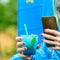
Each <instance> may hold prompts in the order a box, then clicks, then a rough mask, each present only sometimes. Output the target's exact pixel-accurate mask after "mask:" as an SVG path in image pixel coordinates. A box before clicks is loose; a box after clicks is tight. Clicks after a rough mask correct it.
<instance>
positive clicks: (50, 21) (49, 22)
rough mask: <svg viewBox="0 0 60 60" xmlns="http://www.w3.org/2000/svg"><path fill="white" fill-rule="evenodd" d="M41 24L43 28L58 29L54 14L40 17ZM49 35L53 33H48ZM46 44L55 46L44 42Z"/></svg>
mask: <svg viewBox="0 0 60 60" xmlns="http://www.w3.org/2000/svg"><path fill="white" fill-rule="evenodd" d="M42 24H43V29H53V30H58V28H57V23H56V17H54V16H48V17H45V16H44V17H42ZM50 35H53V34H50ZM53 36H54V35H53ZM45 39H47V38H45ZM47 40H50V39H47ZM52 41H53V40H52ZM46 45H47V46H48V47H51V46H52V47H54V46H55V45H51V44H47V43H46Z"/></svg>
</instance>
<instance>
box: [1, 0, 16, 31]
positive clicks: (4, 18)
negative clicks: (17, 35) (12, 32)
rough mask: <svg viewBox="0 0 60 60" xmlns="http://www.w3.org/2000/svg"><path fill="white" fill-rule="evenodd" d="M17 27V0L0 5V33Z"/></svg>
mask: <svg viewBox="0 0 60 60" xmlns="http://www.w3.org/2000/svg"><path fill="white" fill-rule="evenodd" d="M10 26H13V27H16V26H17V0H10V1H9V2H8V3H6V4H4V3H3V4H2V3H0V31H3V30H5V29H6V28H8V27H10Z"/></svg>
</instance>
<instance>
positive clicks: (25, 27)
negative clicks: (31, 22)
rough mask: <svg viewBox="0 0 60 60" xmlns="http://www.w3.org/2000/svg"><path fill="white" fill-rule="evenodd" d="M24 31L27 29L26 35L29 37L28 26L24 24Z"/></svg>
mask: <svg viewBox="0 0 60 60" xmlns="http://www.w3.org/2000/svg"><path fill="white" fill-rule="evenodd" d="M24 29H25V33H26V35H28V30H27V26H26V24H24Z"/></svg>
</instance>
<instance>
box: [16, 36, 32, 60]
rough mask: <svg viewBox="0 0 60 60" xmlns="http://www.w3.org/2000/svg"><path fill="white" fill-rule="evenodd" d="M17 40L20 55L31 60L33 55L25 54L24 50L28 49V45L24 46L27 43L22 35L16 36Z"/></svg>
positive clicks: (24, 59)
mask: <svg viewBox="0 0 60 60" xmlns="http://www.w3.org/2000/svg"><path fill="white" fill-rule="evenodd" d="M16 40H17V52H18V53H19V55H20V57H21V58H22V59H23V60H31V56H25V55H24V54H23V51H25V50H27V48H26V47H24V48H22V46H23V45H24V44H25V43H24V42H21V40H22V37H16Z"/></svg>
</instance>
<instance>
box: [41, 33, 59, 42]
mask: <svg viewBox="0 0 60 60" xmlns="http://www.w3.org/2000/svg"><path fill="white" fill-rule="evenodd" d="M41 36H44V37H45V38H47V39H50V40H54V41H59V42H60V38H56V37H55V36H52V35H48V34H41Z"/></svg>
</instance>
